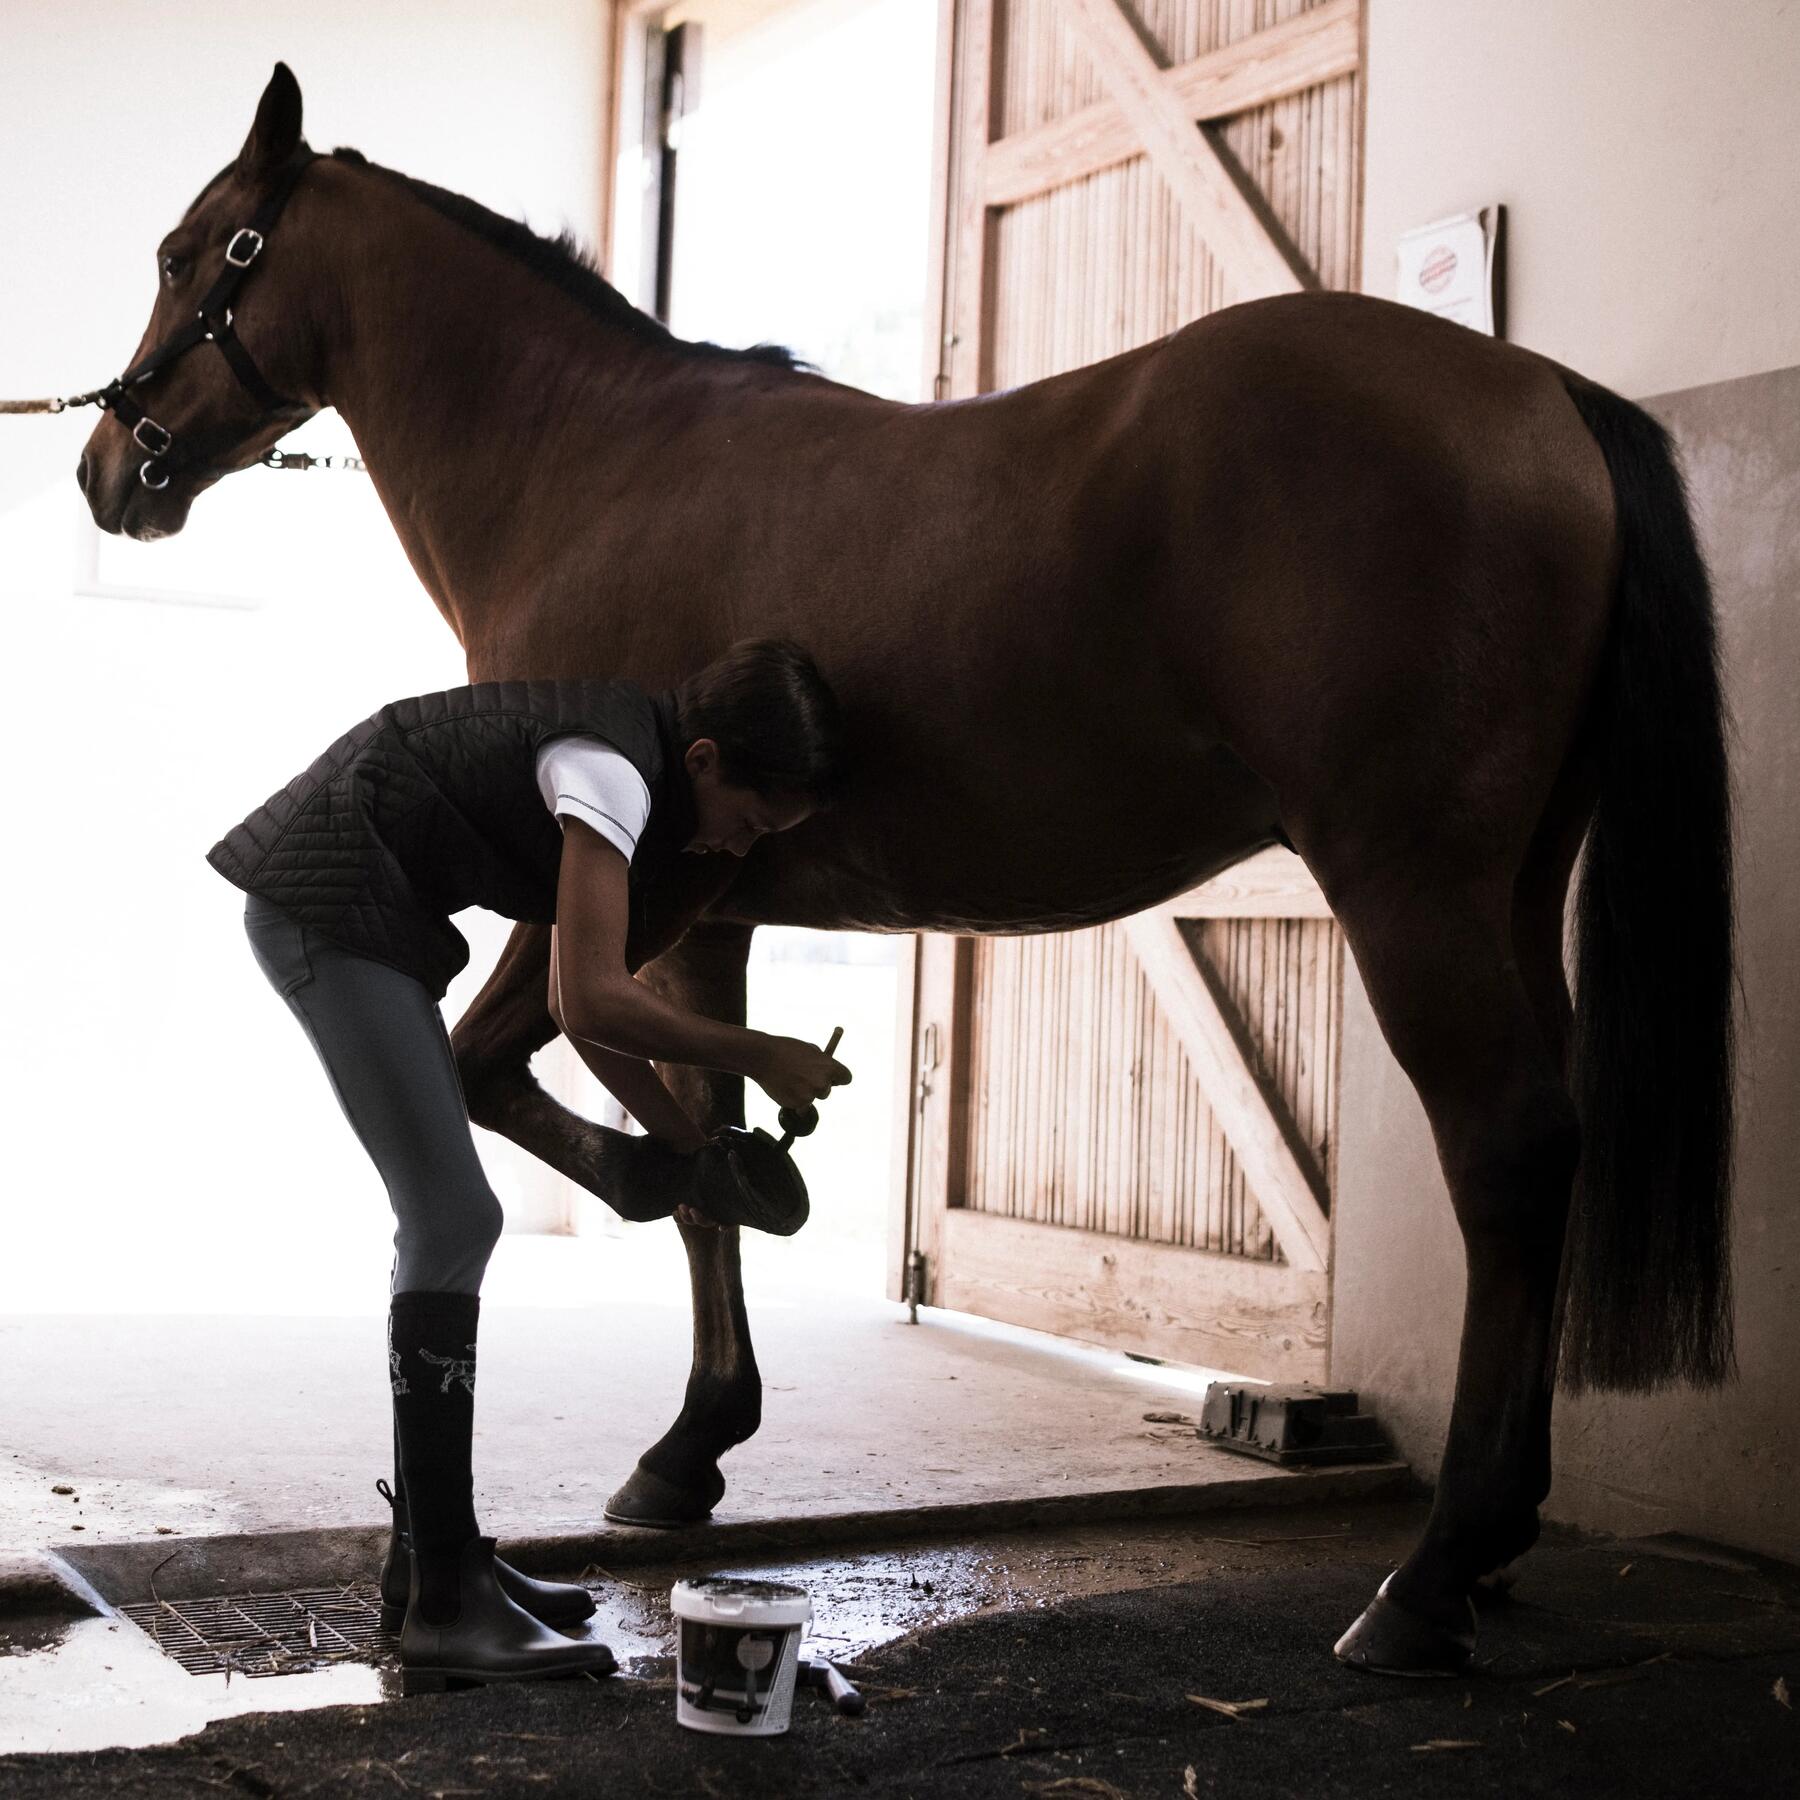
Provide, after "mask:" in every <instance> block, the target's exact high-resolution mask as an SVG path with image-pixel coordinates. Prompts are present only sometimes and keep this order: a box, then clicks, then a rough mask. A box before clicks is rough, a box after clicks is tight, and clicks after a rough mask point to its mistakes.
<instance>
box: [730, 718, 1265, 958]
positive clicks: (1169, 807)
mask: <svg viewBox="0 0 1800 1800" xmlns="http://www.w3.org/2000/svg"><path fill="white" fill-rule="evenodd" d="M1277 830H1278V820H1277V812H1276V804H1275V797H1274V795H1273V793H1272V792H1271V791H1270V790H1269V788H1268V787H1267V786H1266V785H1265V784H1264V783H1263V782H1262V781H1261V780H1260V779H1259V778H1258V777H1257V776H1256V775H1255V774H1254V773H1253V772H1252V771H1251V770H1249V769H1248V768H1247V767H1245V765H1244V764H1243V763H1242V762H1241V761H1239V760H1238V759H1237V758H1236V757H1235V756H1234V755H1233V754H1232V753H1231V752H1230V751H1229V750H1228V749H1226V748H1225V747H1224V746H1222V745H1214V746H1211V747H1210V748H1208V749H1206V750H1205V751H1202V752H1200V753H1198V754H1193V753H1189V754H1187V755H1181V754H1179V753H1177V751H1176V749H1175V747H1174V746H1171V747H1170V751H1169V753H1167V754H1165V755H1164V756H1163V757H1161V758H1159V759H1156V760H1155V761H1154V762H1153V763H1152V764H1151V765H1150V768H1149V771H1148V773H1146V768H1145V765H1144V763H1142V762H1134V763H1132V764H1130V765H1111V764H1104V765H1103V764H1096V763H1089V764H1088V765H1086V766H1085V767H1082V768H1080V769H1076V768H1074V767H1073V766H1064V767H1059V768H1056V769H1041V770H1039V771H1038V772H1037V778H1036V779H1035V780H1034V781H1032V782H1031V783H1030V784H1029V785H1028V786H1021V785H1018V784H1016V783H1015V782H1013V781H1011V780H1009V779H1007V778H1005V777H1002V776H998V775H996V777H995V778H994V779H991V780H988V781H979V780H978V781H974V782H971V783H968V784H966V785H963V786H961V787H958V788H954V789H951V788H938V789H936V790H934V789H932V788H931V787H930V786H929V785H928V784H924V783H921V784H920V785H919V787H918V788H917V789H915V790H914V791H912V792H910V793H893V792H886V793H876V794H868V795H864V796H862V797H860V798H859V799H857V800H852V801H846V803H845V804H844V805H843V806H842V807H840V808H839V809H838V810H837V811H836V812H835V813H833V814H831V815H827V816H823V817H821V818H819V819H817V820H813V821H809V822H808V824H807V825H805V826H803V827H801V828H800V830H798V831H796V832H794V833H792V834H790V835H789V836H788V838H786V839H785V840H784V839H771V840H769V841H768V842H767V843H765V844H764V845H762V846H760V847H759V848H758V850H757V851H756V853H755V855H754V856H753V857H752V858H750V859H749V860H747V862H746V864H745V867H744V871H743V874H742V875H741V877H740V878H739V880H738V881H737V882H736V883H734V884H733V887H732V889H731V892H730V894H729V895H728V896H727V898H726V901H725V903H724V906H723V907H722V908H721V910H723V911H726V912H728V913H729V914H730V915H731V916H733V917H736V918H741V919H744V920H746V921H748V922H751V923H756V924H791V925H810V926H815V927H820V928H824V929H840V930H858V929H860V930H875V931H959V932H1035V931H1061V930H1072V929H1076V928H1078V927H1081V926H1084V925H1094V924H1099V923H1101V922H1103V921H1104V920H1107V919H1114V918H1119V917H1122V916H1123V915H1125V914H1127V913H1131V912H1137V911H1140V910H1141V909H1142V908H1144V907H1146V906H1153V905H1155V904H1157V903H1158V902H1159V901H1162V900H1166V899H1169V898H1170V897H1171V896H1173V895H1175V894H1179V893H1183V892H1185V891H1186V890H1187V889H1188V888H1191V887H1194V886H1196V885H1197V884H1198V883H1200V882H1201V881H1204V880H1206V879H1208V878H1209V877H1210V876H1212V875H1215V874H1217V873H1219V872H1220V871H1222V870H1224V869H1227V868H1229V867H1231V865H1232V864H1233V863H1236V862H1238V861H1241V860H1242V859H1243V858H1244V857H1246V856H1249V855H1251V854H1253V853H1254V852H1255V851H1257V850H1260V849H1263V848H1266V847H1267V846H1268V845H1269V844H1271V843H1273V842H1275V841H1276V835H1277Z"/></svg>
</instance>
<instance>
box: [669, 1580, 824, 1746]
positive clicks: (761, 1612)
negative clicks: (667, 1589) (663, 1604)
mask: <svg viewBox="0 0 1800 1800" xmlns="http://www.w3.org/2000/svg"><path fill="white" fill-rule="evenodd" d="M669 1609H670V1611H672V1612H673V1613H674V1615H675V1619H676V1653H675V1717H676V1718H677V1719H678V1720H679V1721H680V1722H681V1723H682V1724H683V1725H685V1726H687V1727H688V1729H689V1730H690V1731H720V1732H727V1733H729V1734H731V1735H732V1736H734V1737H775V1736H776V1735H778V1734H779V1733H781V1732H783V1731H786V1730H787V1728H788V1719H789V1716H790V1715H791V1714H792V1712H793V1709H794V1682H795V1679H796V1676H797V1673H798V1670H799V1664H800V1638H801V1635H802V1633H803V1632H804V1631H805V1629H806V1627H807V1625H808V1624H809V1623H810V1622H811V1620H812V1601H811V1600H810V1599H809V1598H808V1597H807V1593H806V1589H805V1588H801V1587H790V1586H789V1585H788V1584H787V1583H786V1582H784V1581H751V1580H746V1579H744V1578H742V1577H740V1576H736V1575H705V1576H702V1577H701V1578H700V1579H699V1580H697V1581H678V1582H676V1584H675V1586H674V1589H673V1590H672V1592H671V1593H670V1595H669Z"/></svg>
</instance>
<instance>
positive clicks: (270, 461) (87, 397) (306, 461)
mask: <svg viewBox="0 0 1800 1800" xmlns="http://www.w3.org/2000/svg"><path fill="white" fill-rule="evenodd" d="M105 394H106V389H105V388H95V389H94V391H93V392H92V393H91V394H69V395H66V396H62V395H52V396H51V397H50V398H49V399H46V400H0V414H23V413H63V412H74V411H75V410H76V409H77V408H78V407H83V406H98V405H99V404H100V402H101V400H102V399H103V398H104V396H105ZM259 460H260V461H261V464H262V466H263V467H264V468H265V469H284V470H288V469H291V470H293V471H295V472H296V473H298V474H302V475H304V474H306V473H307V472H308V471H309V470H312V469H327V470H331V471H334V472H336V473H338V474H343V475H366V474H368V472H369V465H368V464H367V463H366V462H364V461H363V459H362V458H361V457H360V456H348V455H344V456H319V455H316V454H314V453H313V452H312V451H310V450H282V449H273V450H265V451H264V452H263V454H262V456H261V458H260V459H259Z"/></svg>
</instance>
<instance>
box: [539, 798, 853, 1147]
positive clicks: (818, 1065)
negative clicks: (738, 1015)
mask: <svg viewBox="0 0 1800 1800" xmlns="http://www.w3.org/2000/svg"><path fill="white" fill-rule="evenodd" d="M629 883H630V868H629V865H628V864H627V863H626V861H625V858H624V857H623V856H621V855H620V854H619V852H618V850H616V849H615V848H614V847H613V846H612V845H611V844H610V843H608V842H607V841H606V839H605V838H603V837H601V835H600V834H599V833H598V832H597V831H595V830H593V829H592V828H591V827H589V826H587V825H584V824H582V822H581V821H580V820H579V819H574V818H568V819H565V820H564V821H563V851H562V866H561V871H560V873H559V875H558V878H557V890H556V930H555V933H554V936H553V938H552V950H551V960H550V1014H551V1017H552V1018H553V1019H555V1020H556V1023H557V1025H558V1028H559V1029H560V1030H561V1031H562V1032H563V1033H564V1035H565V1036H567V1037H568V1038H569V1039H570V1040H571V1041H572V1042H573V1043H574V1044H575V1046H576V1049H577V1050H578V1051H579V1052H581V1054H582V1055H583V1056H584V1058H585V1056H586V1050H585V1046H587V1045H593V1046H595V1047H596V1048H598V1049H599V1050H601V1051H603V1052H605V1051H610V1052H613V1053H615V1054H616V1056H617V1057H618V1058H619V1059H620V1062H615V1063H613V1064H612V1065H611V1067H612V1068H613V1070H614V1072H615V1073H618V1074H619V1075H620V1078H621V1079H624V1080H627V1081H629V1082H632V1083H634V1084H635V1086H636V1091H637V1092H638V1094H639V1097H640V1099H642V1100H644V1103H645V1104H648V1105H651V1106H653V1107H654V1106H655V1104H656V1103H655V1101H654V1100H652V1099H649V1098H648V1095H647V1088H646V1087H645V1085H644V1080H643V1078H644V1077H646V1076H647V1077H648V1078H649V1080H651V1081H655V1082H656V1085H657V1087H658V1088H660V1089H661V1090H662V1093H663V1096H664V1098H665V1099H666V1101H667V1103H668V1106H669V1107H672V1108H675V1110H676V1111H680V1108H679V1106H678V1105H677V1103H676V1101H675V1099H674V1097H673V1096H672V1095H670V1094H669V1092H668V1089H667V1088H665V1087H663V1085H662V1082H661V1080H660V1078H659V1077H657V1075H656V1072H655V1071H654V1070H653V1069H649V1068H647V1067H645V1064H646V1062H647V1061H648V1059H651V1058H654V1059H655V1060H657V1061H659V1062H677V1063H691V1064H695V1065H697V1066H699V1067H701V1068H708V1069H720V1070H723V1071H724V1072H726V1073H727V1074H733V1075H747V1076H749V1077H750V1079H751V1080H753V1081H755V1082H756V1083H757V1084H758V1085H759V1086H760V1087H762V1088H763V1089H764V1090H765V1091H766V1092H767V1093H768V1094H769V1095H770V1096H771V1098H773V1099H774V1100H775V1102H776V1104H777V1105H780V1106H803V1105H805V1104H806V1103H807V1102H808V1101H812V1100H821V1099H823V1098H824V1097H825V1096H826V1095H827V1094H828V1093H830V1091H831V1089H832V1088H833V1087H834V1086H837V1085H839V1084H840V1083H842V1082H846V1081H848V1080H849V1079H850V1071H849V1070H848V1069H846V1068H845V1067H844V1066H843V1065H842V1064H841V1063H839V1062H836V1061H835V1060H834V1059H833V1058H831V1057H829V1056H827V1055H826V1054H825V1053H824V1052H823V1051H822V1050H819V1049H817V1048H816V1047H815V1046H813V1045H811V1044H806V1043H802V1042H801V1041H800V1040H799V1039H798V1038H784V1037H771V1036H770V1035H768V1034H767V1033H765V1032H761V1031H750V1030H747V1029H745V1028H744V1027H743V1026H740V1025H727V1024H725V1023H723V1022H721V1021H720V1020H717V1019H707V1018H702V1017H701V1016H700V1015H699V1014H698V1013H691V1012H688V1011H687V1010H686V1009H684V1008H682V1007H679V1006H675V1005H672V1004H671V1003H670V1002H669V1001H667V1000H665V999H663V998H662V996H661V995H660V994H658V993H656V992H655V991H654V990H653V989H651V988H649V987H647V986H646V985H645V984H644V983H643V982H641V981H637V980H635V979H634V978H633V977H632V975H631V974H630V972H629V971H628V969H627V967H626V962H625V941H626V937H627V934H628V931H629V927H630V920H631V910H630V886H629ZM622 1063H629V1064H634V1065H635V1069H636V1073H634V1074H627V1073H626V1072H625V1071H624V1070H623V1068H622V1067H621V1064H622ZM589 1066H590V1067H593V1065H592V1064H590V1065H589ZM595 1073H596V1074H597V1075H599V1076H600V1079H601V1080H603V1081H606V1080H607V1077H606V1076H605V1075H604V1074H601V1071H600V1070H599V1069H598V1068H595ZM607 1085H608V1086H609V1087H610V1086H611V1085H612V1084H611V1082H610V1081H608V1082H607ZM613 1091H614V1093H615V1094H618V1098H619V1100H620V1103H621V1104H622V1105H624V1106H626V1107H627V1108H628V1109H629V1110H631V1111H632V1112H633V1113H634V1114H636V1113H637V1107H636V1106H634V1105H633V1104H632V1102H631V1101H630V1100H629V1099H627V1098H626V1096H625V1095H624V1094H619V1093H618V1090H617V1089H616V1088H614V1089H613ZM638 1116H639V1118H640V1120H641V1122H642V1123H643V1124H644V1125H645V1127H646V1129H650V1130H655V1129H656V1127H654V1126H652V1125H651V1124H650V1122H649V1121H648V1120H644V1119H642V1115H641V1114H639V1115H638ZM682 1117H683V1119H686V1114H685V1113H683V1114H682ZM688 1123H689V1128H690V1129H691V1128H692V1122H691V1121H689V1122H688ZM658 1135H662V1134H661V1133H660V1132H658Z"/></svg>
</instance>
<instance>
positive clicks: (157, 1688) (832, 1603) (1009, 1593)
mask: <svg viewBox="0 0 1800 1800" xmlns="http://www.w3.org/2000/svg"><path fill="white" fill-rule="evenodd" d="M727 1568H728V1569H729V1571H730V1572H732V1573H737V1574H744V1575H755V1576H758V1577H761V1578H763V1579H766V1580H773V1581H788V1582H794V1583H796V1584H798V1585H799V1586H802V1587H804V1588H805V1589H806V1590H807V1592H808V1593H809V1594H810V1595H811V1596H812V1603H813V1626H812V1629H811V1631H810V1632H809V1633H808V1636H807V1639H806V1648H807V1649H808V1650H809V1651H810V1652H813V1653H815V1654H818V1655H821V1656H826V1657H829V1658H831V1659H832V1660H833V1661H836V1662H849V1663H853V1662H854V1661H855V1660H856V1659H857V1658H858V1657H859V1656H862V1655H864V1654H866V1653H867V1652H868V1651H869V1650H872V1649H873V1648H875V1647H876V1646H877V1645H879V1644H885V1643H888V1642H890V1641H891V1640H893V1639H894V1638H897V1637H900V1636H903V1635H904V1634H905V1633H906V1632H909V1631H914V1630H917V1629H919V1628H921V1627H923V1626H927V1625H937V1624H942V1623H944V1622H946V1621H947V1620H950V1619H954V1618H959V1617H961V1616H963V1615H965V1614H967V1613H971V1612H976V1611H980V1610H983V1609H985V1608H988V1607H993V1606H1005V1605H1008V1604H1013V1603H1016V1600H1017V1595H1016V1593H1015V1592H1014V1588H1013V1584H1012V1583H1011V1581H1010V1580H1009V1579H1008V1578H1007V1577H1006V1576H1005V1574H1004V1573H1003V1572H1002V1571H1000V1569H999V1568H998V1567H997V1566H996V1565H994V1564H992V1563H991V1562H990V1560H989V1559H988V1558H986V1557H984V1556H982V1555H980V1554H978V1553H974V1552H971V1551H970V1550H968V1549H966V1548H963V1549H959V1548H952V1547H920V1548H914V1549H907V1550H902V1551H894V1550H882V1551H870V1552H866V1553H863V1554H859V1555H845V1556H836V1557H824V1558H816V1559H813V1560H809V1561H795V1560H792V1559H780V1560H769V1561H754V1560H738V1561H734V1562H731V1563H730V1564H728V1565H722V1566H721V1571H720V1572H723V1571H724V1570H725V1569H727ZM692 1573H694V1571H693V1570H692V1569H689V1568H683V1569H680V1570H675V1569H670V1570H666V1571H665V1570H661V1569H653V1568H652V1569H637V1568H632V1569H626V1570H621V1571H618V1572H614V1571H611V1570H607V1569H602V1568H599V1567H597V1566H590V1567H589V1568H588V1569H586V1570H584V1571H583V1576H582V1578H583V1580H584V1581H585V1582H586V1583H587V1585H588V1587H589V1588H590V1590H591V1591H592V1592H593V1595H594V1598H595V1600H596V1602H597V1604H598V1610H597V1611H596V1613H595V1615H594V1617H593V1619H592V1620H590V1621H589V1622H588V1625H587V1626H586V1627H585V1629H584V1632H583V1633H582V1634H580V1635H591V1636H593V1637H596V1638H598V1639H599V1640H600V1641H601V1642H603V1643H605V1644H607V1645H609V1646H610V1647H611V1649H612V1651H613V1653H614V1655H615V1656H617V1658H618V1659H619V1667H620V1673H621V1674H622V1675H623V1676H624V1677H625V1678H626V1679H628V1680H630V1679H636V1680H653V1679H657V1678H659V1677H662V1676H665V1675H666V1674H667V1672H668V1669H669V1665H670V1661H671V1659H672V1657H673V1654H674V1645H675V1627H674V1620H673V1618H672V1617H671V1615H670V1612H669V1589H670V1587H671V1586H672V1585H673V1583H674V1582H675V1581H676V1580H677V1579H678V1578H679V1576H680V1575H682V1574H692ZM571 1635H577V1634H573V1633H572V1634H571ZM388 1642H389V1643H390V1645H391V1640H389V1641H388ZM399 1693H400V1687H399V1678H398V1673H397V1670H395V1669H394V1667H393V1666H392V1663H391V1650H390V1652H389V1656H388V1658H386V1659H384V1660H383V1661H381V1662H379V1663H370V1662H367V1661H343V1662H338V1663H334V1664H330V1665H328V1666H322V1667H318V1668H313V1669H310V1670H303V1671H300V1672H295V1673H288V1674H282V1675H279V1676H268V1677H264V1678H260V1679H252V1678H247V1677H245V1676H243V1675H241V1674H239V1675H235V1676H233V1675H228V1674H204V1675H190V1674H189V1673H188V1672H187V1670H185V1669H184V1668H182V1667H181V1665H180V1664H179V1663H177V1662H176V1661H174V1660H173V1659H172V1658H171V1657H170V1656H168V1655H167V1654H166V1653H165V1652H164V1651H163V1650H162V1649H160V1648H159V1647H158V1646H157V1644H156V1643H155V1642H154V1641H153V1640H152V1638H151V1637H150V1636H149V1635H148V1634H146V1633H145V1632H144V1631H142V1630H140V1629H139V1628H138V1627H137V1626H136V1625H134V1624H133V1623H132V1622H131V1621H130V1620H128V1619H125V1618H122V1617H109V1618H84V1619H79V1620H75V1621H69V1620H66V1619H62V1620H48V1619H45V1620H32V1619H15V1620H11V1621H8V1622H7V1624H6V1626H5V1629H4V1633H3V1635H0V1753H6V1752H14V1751H75V1750H95V1749H102V1748H106V1747H109V1746H115V1745H128V1746H134V1747H135V1746H143V1745H148V1744H157V1743H166V1742H168V1741H170V1740H172V1739H174V1738H178V1737H182V1736H185V1735H186V1734H188V1733H189V1732H193V1731H197V1730H199V1729H200V1728H201V1727H202V1726H204V1725H205V1724H207V1723H208V1722H209V1721H211V1720H213V1719H221V1718H228V1717H231V1716H232V1715H235V1714H238V1713H246V1712H277V1711H294V1710H303V1709H305V1708H309V1707H318V1706H340V1705H367V1704H371V1703H373V1702H376V1701H380V1700H387V1699H397V1698H398V1697H399Z"/></svg>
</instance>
